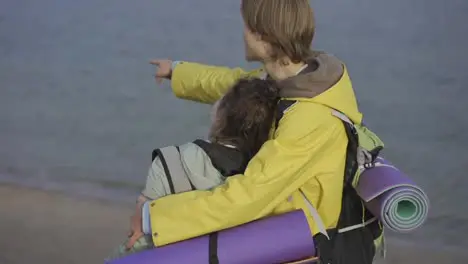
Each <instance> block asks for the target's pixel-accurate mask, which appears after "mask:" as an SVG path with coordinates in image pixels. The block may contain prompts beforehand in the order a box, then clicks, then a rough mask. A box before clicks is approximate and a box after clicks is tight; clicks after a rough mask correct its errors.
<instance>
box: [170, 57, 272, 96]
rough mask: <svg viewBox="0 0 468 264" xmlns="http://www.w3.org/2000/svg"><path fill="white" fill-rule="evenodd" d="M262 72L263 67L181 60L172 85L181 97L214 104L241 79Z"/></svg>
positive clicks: (258, 74) (173, 75) (174, 73)
mask: <svg viewBox="0 0 468 264" xmlns="http://www.w3.org/2000/svg"><path fill="white" fill-rule="evenodd" d="M262 72H263V69H257V70H253V71H245V70H243V69H240V68H234V69H231V68H227V67H219V66H209V65H203V64H199V63H193V62H180V63H178V64H177V66H176V67H175V68H174V70H173V73H172V78H171V85H172V90H173V91H174V94H175V95H176V96H177V97H179V98H182V99H187V100H192V101H197V102H201V103H207V104H212V103H214V102H216V101H217V100H218V99H219V98H221V96H223V95H224V94H225V93H226V91H227V90H228V89H229V88H230V87H231V86H232V85H234V83H235V82H236V81H238V80H239V79H241V78H246V77H260V75H261V74H262Z"/></svg>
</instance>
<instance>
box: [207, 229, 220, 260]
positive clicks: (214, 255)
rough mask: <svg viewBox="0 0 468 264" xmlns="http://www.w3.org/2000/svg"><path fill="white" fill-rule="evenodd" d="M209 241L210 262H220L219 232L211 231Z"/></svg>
mask: <svg viewBox="0 0 468 264" xmlns="http://www.w3.org/2000/svg"><path fill="white" fill-rule="evenodd" d="M208 239H209V241H208V258H209V264H219V258H218V232H214V233H211V234H210V235H209V238H208Z"/></svg>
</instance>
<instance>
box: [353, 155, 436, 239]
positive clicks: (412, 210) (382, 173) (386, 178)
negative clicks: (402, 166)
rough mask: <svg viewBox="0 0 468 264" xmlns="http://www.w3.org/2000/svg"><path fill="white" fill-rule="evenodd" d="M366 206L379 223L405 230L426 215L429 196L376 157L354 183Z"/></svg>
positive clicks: (421, 221)
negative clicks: (374, 164)
mask: <svg viewBox="0 0 468 264" xmlns="http://www.w3.org/2000/svg"><path fill="white" fill-rule="evenodd" d="M355 189H356V191H357V193H358V195H359V196H360V197H361V198H362V199H363V200H364V201H365V202H366V207H367V208H368V209H369V211H371V212H372V213H373V214H374V215H375V216H377V218H379V220H380V221H381V222H382V223H383V225H384V226H385V227H387V228H389V229H391V230H393V231H396V232H402V233H405V232H409V231H412V230H414V229H416V228H418V227H420V226H421V225H422V224H423V223H424V222H425V220H426V219H427V216H428V212H429V199H428V197H427V195H426V194H425V193H424V191H423V190H422V189H421V188H420V187H419V186H418V185H417V184H416V183H414V182H413V181H412V180H411V179H410V178H409V177H408V176H406V175H405V174H404V173H403V172H401V171H400V170H399V169H397V168H396V167H394V166H393V165H392V164H390V162H388V161H387V160H385V159H383V158H381V157H378V158H377V160H376V166H375V167H373V168H370V169H366V170H365V171H364V172H363V173H362V174H361V177H360V178H359V181H358V184H357V186H356V188H355Z"/></svg>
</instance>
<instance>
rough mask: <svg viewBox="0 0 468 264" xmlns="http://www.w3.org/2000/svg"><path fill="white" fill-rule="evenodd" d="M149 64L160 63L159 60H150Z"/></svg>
mask: <svg viewBox="0 0 468 264" xmlns="http://www.w3.org/2000/svg"><path fill="white" fill-rule="evenodd" d="M150 64H152V65H157V66H159V64H161V60H150Z"/></svg>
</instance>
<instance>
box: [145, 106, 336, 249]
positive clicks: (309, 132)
mask: <svg viewBox="0 0 468 264" xmlns="http://www.w3.org/2000/svg"><path fill="white" fill-rule="evenodd" d="M290 110H291V111H288V112H286V113H285V115H284V117H283V119H282V120H281V122H280V126H279V128H278V130H277V136H276V138H275V139H272V140H269V141H267V142H266V143H265V144H264V146H263V147H262V148H261V150H260V151H259V153H258V154H257V155H256V156H255V157H254V158H253V159H252V160H251V161H250V163H249V165H248V167H247V169H246V171H245V173H244V175H236V176H232V177H229V178H228V180H227V182H226V183H225V184H224V185H221V186H219V187H217V188H215V189H213V190H211V191H191V192H186V193H182V194H177V195H171V196H166V197H163V198H161V199H158V200H155V201H152V202H148V204H149V215H150V222H151V230H152V232H153V240H154V242H155V244H156V245H158V246H160V245H165V244H169V243H173V242H177V241H181V240H185V239H189V238H193V237H197V236H201V235H204V234H208V233H211V232H215V231H219V230H223V229H226V228H230V227H234V226H238V225H241V224H244V223H247V222H250V221H253V220H256V219H259V218H262V217H265V216H267V215H269V214H271V213H272V212H273V211H274V210H275V208H276V207H277V206H278V205H279V204H280V203H282V202H284V201H285V200H286V199H287V197H288V196H289V195H291V194H292V193H293V192H295V191H296V190H298V189H299V188H300V187H301V186H303V185H304V183H306V182H307V181H308V180H310V179H311V178H313V177H317V176H318V175H319V174H320V173H321V172H323V170H324V168H323V166H325V165H322V166H321V165H318V164H324V163H326V162H328V160H329V159H331V158H333V157H330V156H333V155H334V152H331V153H327V149H332V148H333V144H334V141H335V140H334V137H335V135H336V134H337V133H340V132H342V131H341V130H340V129H342V126H340V125H341V124H340V123H336V122H331V121H324V122H305V121H304V120H310V117H311V115H310V113H311V112H312V113H313V112H314V111H317V109H316V107H314V106H313V104H308V103H305V104H301V103H300V104H297V105H295V106H292V107H291V109H290ZM327 120H331V119H330V118H329V119H327ZM335 152H336V151H335ZM328 154H330V155H328Z"/></svg>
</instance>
